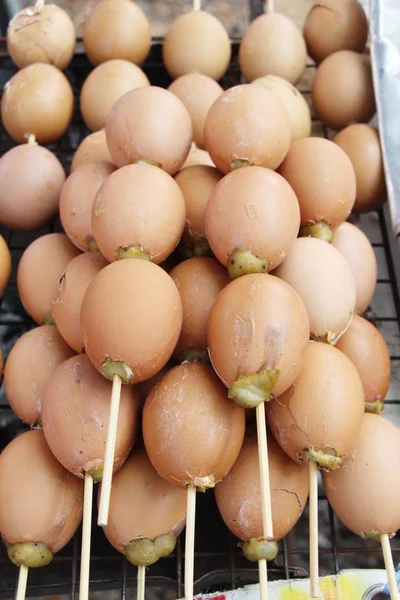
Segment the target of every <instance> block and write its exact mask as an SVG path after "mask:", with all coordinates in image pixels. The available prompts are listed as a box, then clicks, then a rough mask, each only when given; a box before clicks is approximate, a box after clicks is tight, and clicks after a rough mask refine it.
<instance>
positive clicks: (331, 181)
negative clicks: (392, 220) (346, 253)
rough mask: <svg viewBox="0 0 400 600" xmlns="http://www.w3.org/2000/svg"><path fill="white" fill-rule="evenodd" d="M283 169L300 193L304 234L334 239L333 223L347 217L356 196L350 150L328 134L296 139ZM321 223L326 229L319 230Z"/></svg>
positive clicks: (284, 175)
mask: <svg viewBox="0 0 400 600" xmlns="http://www.w3.org/2000/svg"><path fill="white" fill-rule="evenodd" d="M338 150H339V152H338ZM279 173H280V174H281V175H282V176H283V177H284V178H285V179H286V181H288V182H289V183H290V185H291V186H292V188H293V190H294V192H295V194H296V196H297V199H298V201H299V205H300V213H301V224H302V226H303V227H304V229H303V233H304V235H307V234H311V235H314V237H320V236H321V235H322V236H324V237H323V239H327V241H330V239H332V237H331V236H332V232H331V231H330V229H329V227H335V226H337V225H340V223H342V222H343V221H345V220H346V219H347V217H348V216H349V214H350V212H351V209H352V208H353V205H354V200H355V197H356V177H355V173H354V169H353V166H352V164H351V162H350V159H349V158H348V156H347V155H346V153H345V152H344V151H343V150H342V149H341V148H338V147H337V146H336V145H335V144H334V143H333V142H330V141H329V140H325V139H324V138H316V137H315V138H303V139H301V140H296V141H294V142H293V143H292V145H291V146H290V149H289V152H288V153H287V156H286V158H285V160H284V161H283V163H282V164H281V166H280V168H279ZM314 224H315V225H314ZM320 224H322V227H323V228H322V230H319V229H318V230H317V231H315V229H316V228H318V225H320ZM324 225H329V227H328V228H325V227H324ZM313 226H314V227H313ZM326 236H327V237H326Z"/></svg>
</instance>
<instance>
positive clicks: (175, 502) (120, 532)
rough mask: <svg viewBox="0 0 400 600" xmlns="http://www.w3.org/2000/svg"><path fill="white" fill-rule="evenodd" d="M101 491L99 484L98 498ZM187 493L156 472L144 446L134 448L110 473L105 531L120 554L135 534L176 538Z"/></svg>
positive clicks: (138, 535)
mask: <svg viewBox="0 0 400 600" xmlns="http://www.w3.org/2000/svg"><path fill="white" fill-rule="evenodd" d="M100 494H101V488H100V489H99V492H98V497H99V498H100ZM186 497H187V492H186V490H183V489H182V488H179V487H176V486H175V485H171V484H170V483H168V482H167V481H165V479H162V478H161V477H160V476H159V475H158V473H157V472H156V471H155V469H154V467H153V466H152V464H151V462H150V460H149V458H148V456H147V454H146V451H145V449H144V448H143V447H139V448H135V449H134V451H133V453H132V454H131V456H130V457H129V458H128V460H127V461H126V463H125V464H124V465H123V467H122V468H121V470H120V471H118V473H116V474H115V476H114V477H113V487H112V494H111V499H110V510H109V514H108V524H107V526H106V527H104V528H103V529H104V533H105V535H106V537H107V539H108V541H109V542H110V544H111V545H112V546H114V548H115V549H116V550H118V552H121V554H125V549H126V547H127V546H128V545H129V543H130V542H131V541H132V540H135V539H138V538H146V539H148V540H152V541H154V540H155V539H156V538H158V537H160V536H161V535H166V534H172V535H173V536H174V537H175V538H177V537H178V535H179V534H180V532H181V531H182V529H183V528H184V526H185V521H186ZM128 560H129V556H128ZM153 562H155V561H153Z"/></svg>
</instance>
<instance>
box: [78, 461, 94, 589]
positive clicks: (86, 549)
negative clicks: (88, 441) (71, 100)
mask: <svg viewBox="0 0 400 600" xmlns="http://www.w3.org/2000/svg"><path fill="white" fill-rule="evenodd" d="M92 506H93V478H92V477H91V476H90V475H89V473H87V472H86V473H85V489H84V496H83V523H82V550H81V575H80V582H79V600H89V573H90V539H91V535H92Z"/></svg>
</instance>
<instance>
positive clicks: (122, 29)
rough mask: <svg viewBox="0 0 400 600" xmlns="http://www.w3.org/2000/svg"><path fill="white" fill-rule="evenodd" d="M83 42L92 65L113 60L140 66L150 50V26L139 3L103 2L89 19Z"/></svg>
mask: <svg viewBox="0 0 400 600" xmlns="http://www.w3.org/2000/svg"><path fill="white" fill-rule="evenodd" d="M83 43H84V46H85V51H86V54H87V57H88V59H89V60H90V62H91V63H92V64H93V65H98V64H100V63H103V62H105V61H107V60H111V59H113V58H122V59H125V60H129V61H131V62H133V63H135V64H137V65H141V64H142V63H143V62H144V61H145V60H146V57H147V55H148V53H149V50H150V45H151V32H150V24H149V22H148V20H147V17H146V15H145V13H144V12H143V10H142V9H141V7H140V6H139V4H138V3H137V2H131V0H102V2H98V3H96V6H95V8H94V10H93V11H92V12H91V13H90V14H89V17H88V19H87V20H86V23H85V26H84V29H83Z"/></svg>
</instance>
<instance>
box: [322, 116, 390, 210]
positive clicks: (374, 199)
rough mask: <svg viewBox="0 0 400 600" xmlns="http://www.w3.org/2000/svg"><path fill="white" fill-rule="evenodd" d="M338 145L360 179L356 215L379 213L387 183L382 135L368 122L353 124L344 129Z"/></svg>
mask: <svg viewBox="0 0 400 600" xmlns="http://www.w3.org/2000/svg"><path fill="white" fill-rule="evenodd" d="M333 141H334V142H335V144H337V145H338V146H340V147H341V148H342V150H344V151H345V152H346V154H347V156H348V157H349V158H350V160H351V163H352V165H353V168H354V172H355V174H356V180H357V194H356V201H355V203H354V207H353V212H355V213H365V212H369V211H370V210H376V209H377V208H379V207H380V206H382V204H384V202H385V200H386V183H385V173H384V167H383V157H382V149H381V144H380V140H379V132H378V131H377V130H376V129H375V127H372V126H371V125H367V124H365V123H354V124H353V125H349V126H348V127H346V128H345V129H342V131H340V132H339V133H338V134H337V135H336V136H335V137H334V138H333Z"/></svg>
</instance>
